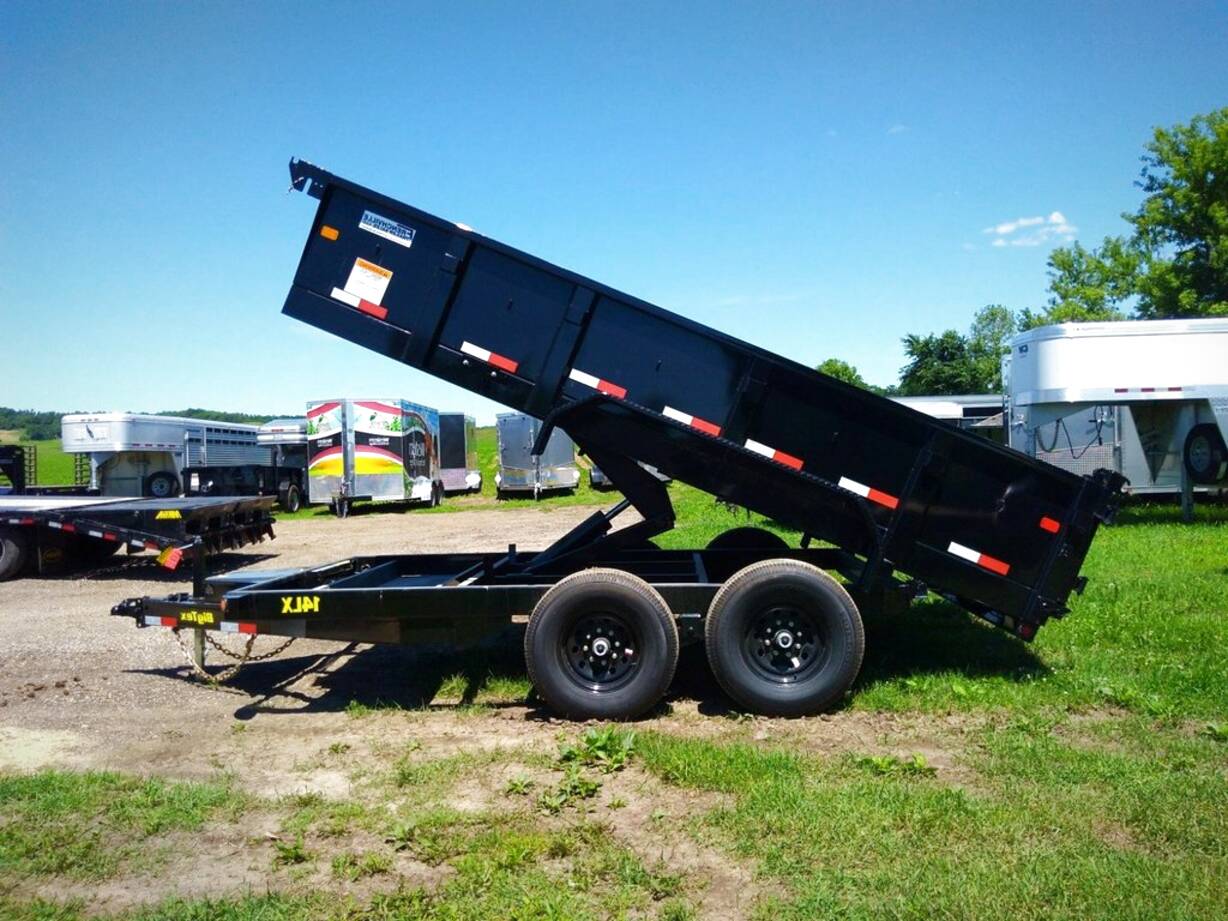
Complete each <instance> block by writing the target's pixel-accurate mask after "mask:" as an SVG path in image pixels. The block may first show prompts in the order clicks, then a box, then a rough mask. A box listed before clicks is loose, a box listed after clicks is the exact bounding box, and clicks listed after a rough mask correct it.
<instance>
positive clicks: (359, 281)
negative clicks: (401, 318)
mask: <svg viewBox="0 0 1228 921" xmlns="http://www.w3.org/2000/svg"><path fill="white" fill-rule="evenodd" d="M391 280H392V272H391V271H389V270H388V269H385V268H383V267H382V266H378V265H376V264H375V263H374V262H367V260H366V259H355V260H354V268H352V269H350V277H349V279H348V280H347V281H346V283H345V292H346V294H351V295H353V296H354V297H356V298H358V299H359V300H362V301H368V302H370V303H372V304H375V305H376V306H379V305H380V304H382V303H383V302H384V292H386V291H387V290H388V282H389V281H391Z"/></svg>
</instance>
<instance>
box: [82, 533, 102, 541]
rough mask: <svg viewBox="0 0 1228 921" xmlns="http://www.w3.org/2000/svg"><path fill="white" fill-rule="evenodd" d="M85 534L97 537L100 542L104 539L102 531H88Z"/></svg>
mask: <svg viewBox="0 0 1228 921" xmlns="http://www.w3.org/2000/svg"><path fill="white" fill-rule="evenodd" d="M85 533H86V534H88V535H89V536H90V537H97V538H98V539H99V540H101V539H102V532H101V531H86V532H85Z"/></svg>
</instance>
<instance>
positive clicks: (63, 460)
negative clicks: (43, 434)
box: [0, 433, 74, 486]
mask: <svg viewBox="0 0 1228 921" xmlns="http://www.w3.org/2000/svg"><path fill="white" fill-rule="evenodd" d="M8 434H15V433H8ZM0 444H19V445H21V446H22V447H23V448H27V449H28V448H34V449H36V450H37V451H38V479H37V485H39V486H72V485H73V482H74V481H73V457H74V455H72V454H65V453H64V451H63V450H62V449H61V447H60V440H59V439H58V438H53V439H49V440H46V441H29V440H26V439H20V440H19V439H17V438H12V439H11V440H7V439H0Z"/></svg>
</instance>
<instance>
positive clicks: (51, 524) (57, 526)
mask: <svg viewBox="0 0 1228 921" xmlns="http://www.w3.org/2000/svg"><path fill="white" fill-rule="evenodd" d="M47 527H49V528H55V529H56V530H57V531H58V530H59V529H60V528H61V527H62V525H61V524H60V523H59V522H58V521H48V522H47Z"/></svg>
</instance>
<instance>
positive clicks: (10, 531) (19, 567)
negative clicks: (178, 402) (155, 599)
mask: <svg viewBox="0 0 1228 921" xmlns="http://www.w3.org/2000/svg"><path fill="white" fill-rule="evenodd" d="M272 504H273V499H272V498H271V497H267V498H266V497H258V496H255V497H245V496H227V497H221V496H218V497H179V498H172V499H124V498H115V497H102V496H89V497H86V496H71V497H70V496H55V497H52V496H45V495H24V496H4V497H0V542H2V544H0V580H2V579H5V578H14V577H16V576H18V575H20V574H22V573H23V572H30V571H33V572H36V573H38V574H39V575H50V574H53V573H57V572H62V571H64V570H66V569H69V568H72V567H74V566H80V565H82V564H87V565H88V564H97V563H100V562H102V561H104V560H106V559H108V558H109V557H110V556H111V555H113V554H114V553H116V552H117V551H118V550H119V549H120V548H127V550H128V551H129V553H138V552H142V551H153V552H156V553H157V554H158V555H159V562H160V563H161V564H162V565H163V566H165V567H166V568H168V569H175V568H177V567H178V566H179V564H180V563H181V562H182V561H183V560H184V559H190V558H191V557H192V556H194V555H195V554H203V555H208V554H212V553H217V552H219V551H222V550H232V549H237V548H239V547H242V546H244V545H246V544H251V543H257V542H259V541H262V540H264V539H265V538H266V537H267V538H270V539H271V538H272V537H273V536H274V535H273V518H272V516H271V514H270V510H271V507H272Z"/></svg>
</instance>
